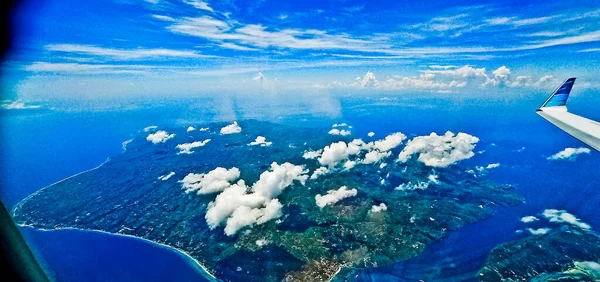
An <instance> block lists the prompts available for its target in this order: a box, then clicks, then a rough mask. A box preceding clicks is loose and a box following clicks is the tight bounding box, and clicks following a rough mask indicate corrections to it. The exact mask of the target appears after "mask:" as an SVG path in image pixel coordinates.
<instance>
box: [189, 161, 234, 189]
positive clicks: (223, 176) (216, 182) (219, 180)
mask: <svg viewBox="0 0 600 282" xmlns="http://www.w3.org/2000/svg"><path fill="white" fill-rule="evenodd" d="M238 178H240V170H239V169H238V168H236V167H232V168H230V169H226V168H223V167H217V168H215V169H213V170H211V171H209V172H208V173H190V174H188V175H186V176H185V177H184V178H183V179H182V180H181V181H180V182H181V183H182V188H183V189H184V190H185V193H191V192H196V193H198V194H210V193H217V192H221V191H223V190H225V189H226V188H228V187H229V186H231V185H232V183H233V182H234V181H236V180H237V179H238Z"/></svg>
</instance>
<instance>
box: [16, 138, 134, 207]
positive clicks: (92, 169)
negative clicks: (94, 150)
mask: <svg viewBox="0 0 600 282" xmlns="http://www.w3.org/2000/svg"><path fill="white" fill-rule="evenodd" d="M133 140H134V138H132V139H128V140H125V141H123V143H121V148H122V149H123V151H122V152H121V154H123V153H125V152H127V145H128V144H129V143H131V142H132V141H133ZM109 161H110V157H107V158H106V160H105V161H104V162H102V163H101V164H99V165H98V166H96V167H93V168H90V169H87V170H84V171H81V172H78V173H76V174H73V175H71V176H68V177H65V178H63V179H61V180H59V181H56V182H54V183H52V184H50V185H48V186H45V187H42V188H41V189H39V190H37V191H35V192H33V193H31V194H29V196H27V197H25V198H23V199H22V200H20V201H19V202H18V203H17V204H16V205H15V206H14V207H13V208H12V209H11V211H10V212H11V215H13V216H14V214H15V211H17V210H18V208H19V207H21V206H22V205H23V203H24V202H25V201H27V200H29V199H31V198H32V197H34V196H35V195H37V194H38V193H40V192H42V191H43V190H45V189H47V188H50V187H52V186H54V185H56V184H59V183H61V182H63V181H66V180H69V179H71V178H73V177H75V176H78V175H81V174H84V173H86V172H90V171H94V170H96V169H99V168H100V167H102V166H103V165H105V164H106V163H108V162H109Z"/></svg>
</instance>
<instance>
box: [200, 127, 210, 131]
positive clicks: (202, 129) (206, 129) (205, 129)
mask: <svg viewBox="0 0 600 282" xmlns="http://www.w3.org/2000/svg"><path fill="white" fill-rule="evenodd" d="M198 130H199V131H208V130H210V128H208V127H202V128H200V129H198Z"/></svg>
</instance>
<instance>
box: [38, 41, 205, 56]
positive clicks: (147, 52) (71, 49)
mask: <svg viewBox="0 0 600 282" xmlns="http://www.w3.org/2000/svg"><path fill="white" fill-rule="evenodd" d="M45 49H46V50H48V51H53V52H64V53H74V54H78V55H88V56H100V57H103V58H107V59H115V60H136V59H147V58H153V59H156V58H168V57H180V58H208V57H214V56H207V55H203V54H199V53H198V52H195V51H190V50H174V49H163V48H160V49H116V48H105V47H98V46H95V45H80V44H48V45H46V46H45Z"/></svg>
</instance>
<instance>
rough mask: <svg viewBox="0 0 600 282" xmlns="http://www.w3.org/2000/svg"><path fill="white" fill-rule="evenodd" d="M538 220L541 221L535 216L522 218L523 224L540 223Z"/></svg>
mask: <svg viewBox="0 0 600 282" xmlns="http://www.w3.org/2000/svg"><path fill="white" fill-rule="evenodd" d="M538 220H540V219H539V218H537V217H535V216H533V215H529V216H524V217H522V218H521V222H523V223H531V222H534V221H538Z"/></svg>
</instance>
